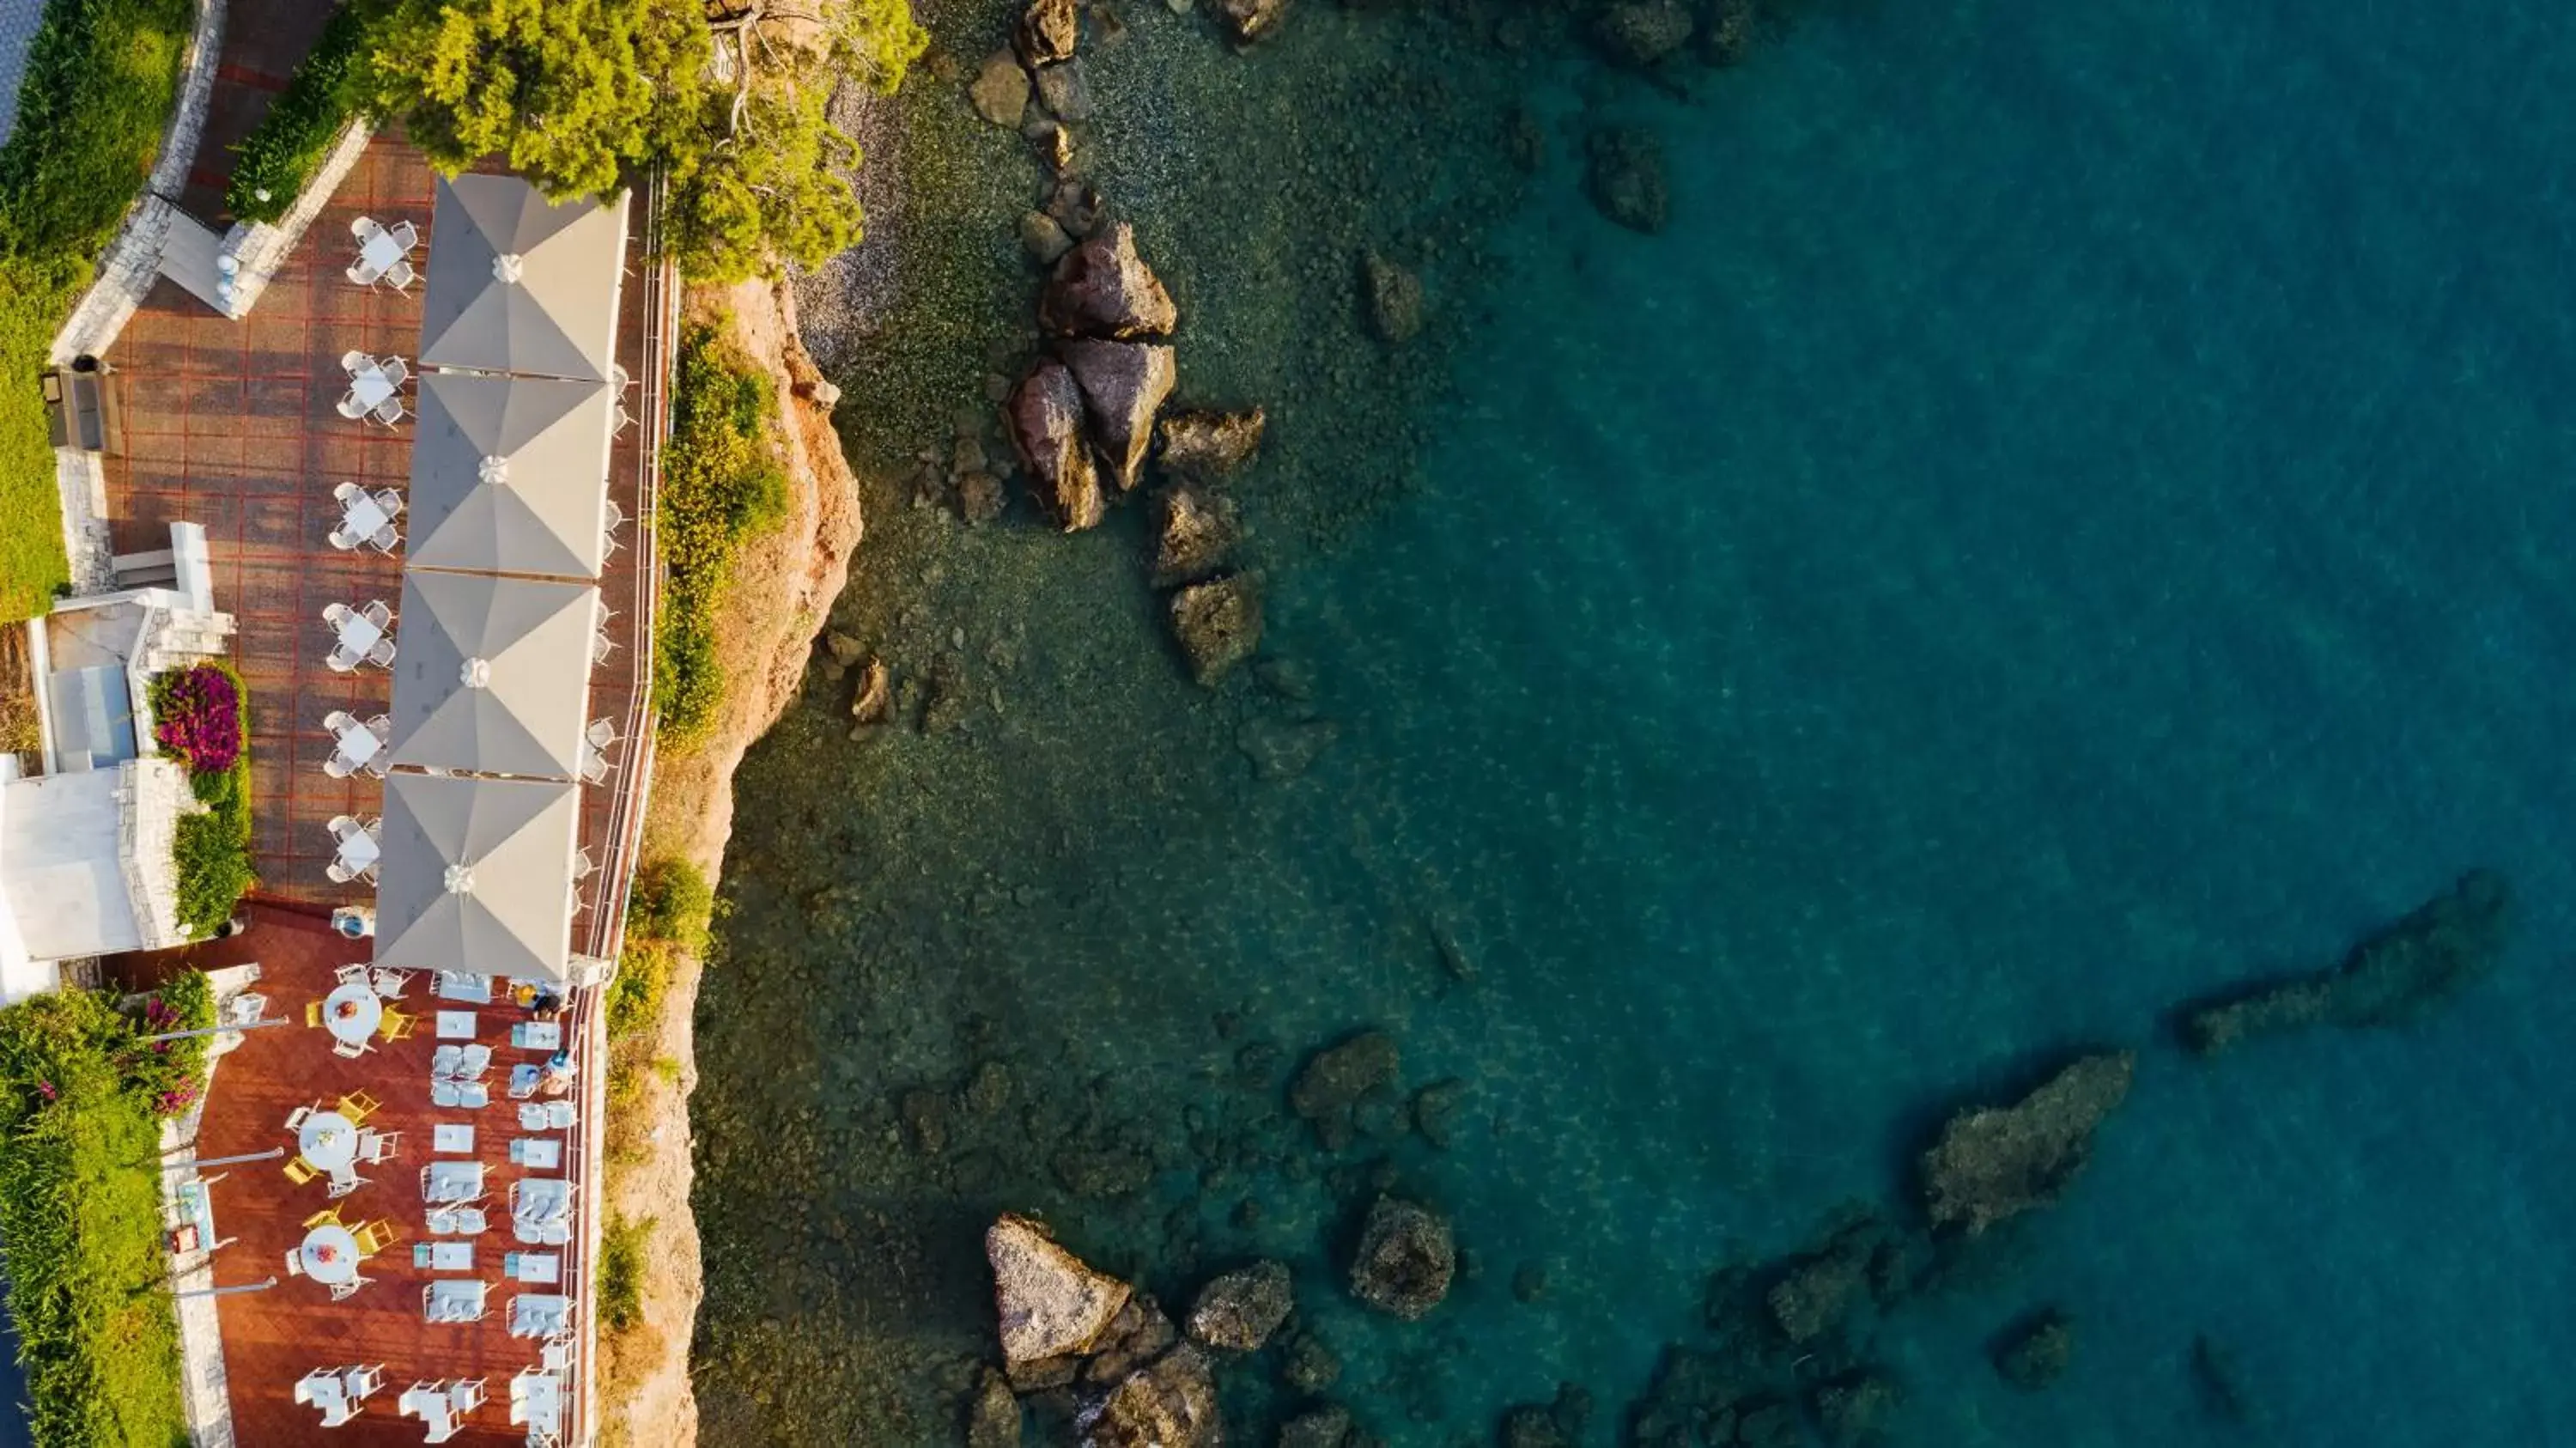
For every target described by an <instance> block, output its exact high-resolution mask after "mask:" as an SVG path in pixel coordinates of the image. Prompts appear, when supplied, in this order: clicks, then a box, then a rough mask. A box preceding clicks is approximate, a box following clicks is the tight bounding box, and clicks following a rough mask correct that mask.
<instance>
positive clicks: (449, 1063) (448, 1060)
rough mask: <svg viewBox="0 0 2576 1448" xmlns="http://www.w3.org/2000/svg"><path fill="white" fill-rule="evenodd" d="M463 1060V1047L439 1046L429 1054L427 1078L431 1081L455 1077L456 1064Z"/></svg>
mask: <svg viewBox="0 0 2576 1448" xmlns="http://www.w3.org/2000/svg"><path fill="white" fill-rule="evenodd" d="M464 1059H465V1048H464V1047H463V1046H441V1047H439V1048H438V1049H437V1050H435V1051H432V1052H430V1053H429V1077H430V1079H431V1080H432V1081H436V1080H437V1079H438V1078H440V1077H442V1076H445V1077H449V1078H453V1077H454V1076H455V1075H456V1063H457V1062H459V1061H461V1060H464Z"/></svg>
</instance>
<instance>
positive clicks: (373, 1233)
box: [355, 1221, 398, 1257]
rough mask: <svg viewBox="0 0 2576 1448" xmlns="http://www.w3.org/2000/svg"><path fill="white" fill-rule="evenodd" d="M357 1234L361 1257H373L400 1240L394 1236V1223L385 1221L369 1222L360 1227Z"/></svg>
mask: <svg viewBox="0 0 2576 1448" xmlns="http://www.w3.org/2000/svg"><path fill="white" fill-rule="evenodd" d="M355 1235H356V1236H357V1239H358V1255H359V1256H361V1257H373V1256H374V1255H376V1254H377V1253H378V1252H381V1251H383V1250H385V1249H386V1248H387V1247H390V1246H392V1245H393V1244H394V1243H395V1241H396V1240H398V1239H397V1238H396V1237H395V1236H394V1228H393V1223H391V1222H385V1221H374V1222H368V1223H366V1224H365V1225H363V1226H361V1227H359V1228H358V1230H357V1232H356V1234H355Z"/></svg>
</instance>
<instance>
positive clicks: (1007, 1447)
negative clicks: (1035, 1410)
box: [966, 1366, 1020, 1448]
mask: <svg viewBox="0 0 2576 1448" xmlns="http://www.w3.org/2000/svg"><path fill="white" fill-rule="evenodd" d="M966 1448H1020V1400H1019V1399H1018V1398H1017V1397H1014V1396H1013V1395H1012V1393H1011V1380H1010V1379H1009V1378H1008V1377H1005V1376H1003V1375H1002V1374H1001V1373H999V1372H996V1371H994V1370H993V1369H992V1368H991V1367H989V1366H987V1367H985V1368H983V1369H982V1370H980V1371H979V1372H978V1373H977V1374H976V1377H975V1390H974V1391H973V1392H972V1393H970V1394H969V1395H968V1396H967V1399H966Z"/></svg>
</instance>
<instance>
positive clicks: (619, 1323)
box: [599, 1217, 658, 1332]
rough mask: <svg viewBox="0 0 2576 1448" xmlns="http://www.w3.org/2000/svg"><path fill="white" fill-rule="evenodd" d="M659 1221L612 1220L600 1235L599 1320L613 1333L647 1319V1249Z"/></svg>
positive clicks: (615, 1218) (647, 1218) (653, 1219)
mask: <svg viewBox="0 0 2576 1448" xmlns="http://www.w3.org/2000/svg"><path fill="white" fill-rule="evenodd" d="M657 1220H658V1219H657V1218H653V1217H646V1218H644V1219H643V1220H641V1221H632V1220H629V1219H627V1218H625V1217H612V1218H610V1219H609V1222H608V1227H607V1229H606V1230H605V1231H603V1232H601V1233H600V1235H599V1320H600V1322H601V1323H602V1324H604V1325H605V1326H606V1327H607V1328H608V1329H609V1330H610V1331H611V1332H616V1331H621V1330H623V1329H625V1328H629V1327H633V1326H634V1325H635V1324H637V1323H639V1322H642V1321H643V1320H644V1249H645V1248H646V1247H647V1246H648V1245H650V1244H651V1242H652V1239H653V1225H654V1223H655V1222H656V1221H657Z"/></svg>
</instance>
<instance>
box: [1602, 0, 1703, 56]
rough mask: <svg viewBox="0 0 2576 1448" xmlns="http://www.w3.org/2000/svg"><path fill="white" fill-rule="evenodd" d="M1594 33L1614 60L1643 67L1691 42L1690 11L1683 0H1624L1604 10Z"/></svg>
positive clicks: (1605, 51)
mask: <svg viewBox="0 0 2576 1448" xmlns="http://www.w3.org/2000/svg"><path fill="white" fill-rule="evenodd" d="M1592 36H1593V39H1594V40H1596V41H1597V42H1599V43H1600V46H1601V49H1602V51H1603V52H1604V53H1605V54H1607V55H1608V56H1609V57H1610V58H1611V59H1612V60H1615V61H1618V62H1619V63H1620V64H1622V65H1633V66H1637V67H1639V68H1640V69H1643V68H1645V67H1648V66H1652V65H1655V64H1658V63H1660V62H1661V61H1663V60H1664V59H1665V58H1666V57H1667V56H1670V55H1672V54H1673V53H1674V52H1676V51H1678V50H1680V49H1681V48H1682V47H1683V46H1685V45H1688V44H1689V43H1690V38H1691V13H1690V10H1689V9H1688V7H1686V6H1684V5H1683V4H1682V3H1681V0H1623V3H1621V4H1617V5H1613V6H1611V7H1610V8H1609V9H1607V10H1604V11H1602V12H1601V14H1600V16H1599V18H1598V19H1596V20H1595V21H1594V22H1593V25H1592Z"/></svg>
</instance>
